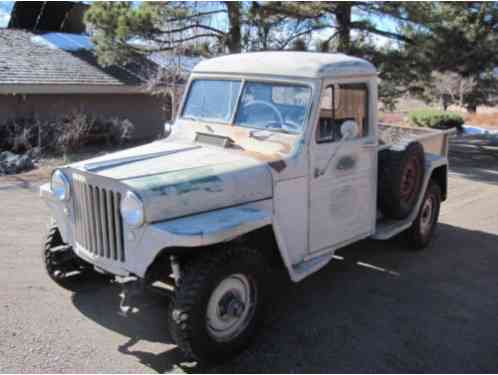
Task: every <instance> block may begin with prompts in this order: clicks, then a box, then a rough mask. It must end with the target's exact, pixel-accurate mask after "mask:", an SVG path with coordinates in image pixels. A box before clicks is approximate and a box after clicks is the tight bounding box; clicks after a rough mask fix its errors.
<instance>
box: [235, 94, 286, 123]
mask: <svg viewBox="0 0 498 375" xmlns="http://www.w3.org/2000/svg"><path fill="white" fill-rule="evenodd" d="M253 105H264V106H267V107H269V108H270V109H271V110H272V111H273V112H275V113H276V115H277V117H278V120H279V121H280V124H278V125H280V126H278V127H279V128H283V127H284V124H285V121H284V117H283V116H282V113H281V112H280V111H279V110H278V108H277V107H275V106H274V105H273V104H271V103H270V102H265V101H264V100H253V101H252V102H249V103H247V104H246V105H245V106H244V110H245V109H246V108H247V107H251V106H253ZM270 124H274V122H273V121H272V122H270V123H268V125H270ZM265 127H270V126H265Z"/></svg>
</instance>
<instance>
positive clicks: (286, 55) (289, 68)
mask: <svg viewBox="0 0 498 375" xmlns="http://www.w3.org/2000/svg"><path fill="white" fill-rule="evenodd" d="M193 72H194V73H214V74H239V75H246V74H251V75H278V76H287V77H299V78H315V79H316V78H327V77H346V76H355V75H376V74H377V71H376V69H375V67H374V66H373V65H372V64H370V63H369V62H368V61H366V60H363V59H360V58H357V57H352V56H348V55H344V54H342V53H320V52H295V51H279V52H249V53H239V54H233V55H226V56H222V57H215V58H213V59H208V60H203V61H201V62H200V63H199V64H197V65H196V66H195V68H194V69H193Z"/></svg>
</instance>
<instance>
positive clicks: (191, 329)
mask: <svg viewBox="0 0 498 375" xmlns="http://www.w3.org/2000/svg"><path fill="white" fill-rule="evenodd" d="M377 80H378V78H377V72H376V69H375V67H374V66H373V65H371V64H370V63H369V62H367V61H365V60H362V59H358V58H354V57H350V56H346V55H342V54H322V53H307V52H261V53H246V54H238V55H229V56H224V57H219V58H214V59H209V60H205V61H202V62H201V63H199V64H198V65H197V66H196V67H195V68H194V70H193V72H192V74H191V77H190V80H189V82H188V84H187V86H186V90H185V95H184V99H183V102H182V104H181V106H180V108H179V112H178V113H179V114H178V116H177V118H176V119H175V121H174V123H172V124H167V125H166V126H165V129H166V132H167V134H166V135H167V137H165V139H161V140H158V141H155V142H152V143H150V144H147V145H144V146H140V147H136V148H131V149H128V150H124V151H120V152H117V153H112V154H108V155H105V156H101V157H97V158H94V159H91V160H86V161H83V162H77V163H74V164H71V165H67V166H64V167H62V168H59V169H57V170H55V171H54V172H53V175H52V177H51V181H50V183H49V184H45V185H43V186H42V187H41V189H40V194H41V196H42V197H43V199H44V200H45V201H46V202H47V204H48V206H49V208H50V211H51V215H52V217H53V220H52V222H53V225H52V226H51V228H50V230H49V233H48V237H47V239H46V242H45V244H44V247H43V254H42V255H43V259H44V262H45V265H46V268H47V271H48V274H49V275H50V277H52V278H53V279H54V280H55V281H56V282H57V283H59V284H61V285H64V283H65V282H66V281H67V279H68V278H70V277H71V276H72V275H75V274H78V273H91V272H100V273H103V274H107V275H110V276H112V277H113V278H114V277H115V278H116V279H117V280H120V281H123V280H124V281H123V284H127V283H128V282H129V281H130V280H136V281H137V282H139V283H140V285H145V286H151V285H154V286H156V287H158V288H162V289H165V290H166V289H167V290H170V291H171V293H172V294H173V298H172V302H171V308H170V311H169V312H168V319H169V324H170V327H171V332H172V336H173V337H174V339H175V340H176V342H177V344H178V345H179V347H180V348H181V349H183V350H184V351H185V352H187V353H188V354H189V355H191V356H193V357H195V358H197V359H200V360H219V359H221V358H225V357H227V356H229V355H233V354H234V353H236V352H238V351H240V350H241V349H242V348H244V347H245V346H246V345H247V344H248V342H249V340H250V339H251V337H253V336H254V333H255V331H256V328H257V327H258V325H259V323H260V322H261V319H262V317H263V316H264V311H265V306H266V305H267V304H266V302H267V298H268V296H269V294H270V293H274V292H275V291H274V290H272V273H271V271H270V270H271V269H273V268H274V267H284V268H285V269H286V270H287V272H288V275H289V277H290V279H291V280H292V281H294V282H298V281H300V280H302V279H303V278H305V277H306V276H308V275H310V274H312V273H314V272H316V271H318V270H319V269H320V268H322V267H323V266H325V265H326V264H327V263H328V262H329V261H330V260H331V259H332V258H333V255H334V252H335V251H336V250H337V249H339V248H342V247H344V246H347V245H348V244H351V243H353V242H355V241H359V240H361V239H364V238H367V237H371V238H374V239H380V240H383V239H388V238H391V237H393V236H395V235H397V234H399V233H401V232H403V233H404V234H405V236H404V238H406V239H407V243H408V245H410V246H412V247H414V248H423V247H425V246H427V244H428V243H429V241H430V240H431V238H432V237H433V234H434V230H435V227H436V223H437V220H438V214H439V207H440V203H441V202H442V201H444V200H445V199H446V194H447V165H448V160H447V152H448V135H449V132H446V131H438V130H432V129H421V128H417V129H414V128H408V127H402V126H388V125H383V124H378V123H377ZM135 285H136V284H135ZM96 302H97V301H96ZM98 303H105V302H103V301H98ZM165 318H166V317H165Z"/></svg>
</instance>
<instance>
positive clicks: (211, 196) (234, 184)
mask: <svg viewBox="0 0 498 375" xmlns="http://www.w3.org/2000/svg"><path fill="white" fill-rule="evenodd" d="M71 167H72V168H75V169H80V170H83V171H86V172H87V173H92V174H96V175H100V176H103V177H106V178H110V179H113V180H116V181H118V182H119V183H122V184H124V185H126V186H127V187H128V188H129V189H131V190H133V191H134V192H136V193H137V194H138V195H139V196H140V197H141V199H142V200H143V202H144V206H145V218H146V220H147V221H148V222H157V221H163V220H167V219H171V218H175V217H179V216H185V215H190V214H194V213H198V212H205V211H210V210H214V209H218V208H223V207H228V206H233V205H237V204H242V203H246V202H251V201H256V200H261V199H267V198H271V197H272V185H273V184H272V174H271V172H270V168H269V167H268V165H267V163H264V162H262V161H259V160H257V159H255V158H252V157H250V156H248V155H244V154H243V153H240V152H238V151H237V150H230V149H223V148H221V147H217V146H210V145H204V144H196V143H187V142H185V143H181V142H167V141H157V142H153V143H151V144H148V145H145V146H140V147H135V148H131V149H128V150H125V151H121V152H117V153H113V154H109V155H105V156H102V157H98V158H94V159H90V160H86V161H84V162H80V163H76V164H73V165H71Z"/></svg>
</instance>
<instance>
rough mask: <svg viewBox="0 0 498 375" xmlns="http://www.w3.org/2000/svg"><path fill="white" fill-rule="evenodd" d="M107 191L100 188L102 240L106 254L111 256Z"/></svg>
mask: <svg viewBox="0 0 498 375" xmlns="http://www.w3.org/2000/svg"><path fill="white" fill-rule="evenodd" d="M106 194H107V193H106V191H105V189H101V190H100V220H101V223H102V241H103V244H104V246H103V247H104V250H105V253H104V256H105V257H107V258H109V238H108V235H107V228H108V226H107V207H106Z"/></svg>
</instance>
